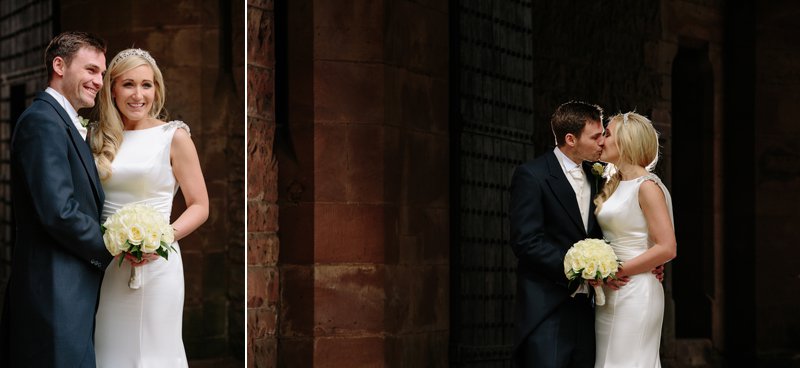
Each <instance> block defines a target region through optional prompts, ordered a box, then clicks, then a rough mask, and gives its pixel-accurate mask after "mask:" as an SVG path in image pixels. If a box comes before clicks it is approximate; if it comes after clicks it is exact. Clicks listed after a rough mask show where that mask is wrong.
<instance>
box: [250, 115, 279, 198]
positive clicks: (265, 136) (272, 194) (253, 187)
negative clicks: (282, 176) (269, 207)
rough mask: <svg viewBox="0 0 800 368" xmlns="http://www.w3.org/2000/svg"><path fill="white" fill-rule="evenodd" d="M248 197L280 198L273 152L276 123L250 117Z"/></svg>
mask: <svg viewBox="0 0 800 368" xmlns="http://www.w3.org/2000/svg"><path fill="white" fill-rule="evenodd" d="M247 130H248V134H247V165H248V168H247V169H248V170H247V198H248V199H251V200H265V201H267V202H269V203H274V202H276V201H277V200H278V193H277V190H278V188H277V184H278V183H277V176H278V162H277V158H276V157H275V154H274V152H273V144H274V135H275V124H274V123H273V122H271V121H269V120H264V119H259V118H255V117H252V116H251V117H250V118H249V119H248V124H247Z"/></svg>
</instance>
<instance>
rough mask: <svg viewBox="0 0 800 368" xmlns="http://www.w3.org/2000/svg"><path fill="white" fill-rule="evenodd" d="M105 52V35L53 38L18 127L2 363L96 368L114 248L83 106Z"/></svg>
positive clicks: (95, 87) (89, 102) (89, 100)
mask: <svg viewBox="0 0 800 368" xmlns="http://www.w3.org/2000/svg"><path fill="white" fill-rule="evenodd" d="M105 51H106V45H105V41H103V40H101V39H99V38H97V37H95V36H93V35H90V34H87V33H82V32H66V33H62V34H60V35H58V36H57V37H56V38H54V39H53V40H52V41H51V42H50V45H49V46H48V47H47V50H46V52H45V63H46V67H47V71H48V75H49V82H48V84H49V88H47V90H45V91H44V92H40V93H39V94H37V96H36V98H35V99H34V100H33V103H32V104H31V106H30V107H28V109H27V110H25V112H23V113H22V115H21V116H20V118H19V120H18V121H17V124H16V127H15V130H14V133H13V137H12V141H11V162H12V163H11V165H12V190H13V203H14V214H15V216H16V229H15V231H16V242H15V244H14V250H13V253H12V263H11V266H12V271H11V279H10V280H9V284H8V289H7V290H6V298H5V306H4V308H3V319H2V326H1V327H0V340H1V341H0V354H2V356H1V357H0V366H2V367H70V368H72V367H87V368H89V367H91V368H94V367H95V357H94V347H93V341H92V339H93V338H92V334H93V332H94V314H95V308H96V305H97V300H98V292H99V289H100V282H101V280H102V277H103V271H104V270H105V267H106V266H107V265H108V264H109V263H110V262H111V254H110V253H109V252H108V251H107V250H106V249H105V246H104V244H103V238H102V233H101V230H100V223H99V221H100V213H101V210H102V206H103V190H102V187H101V186H100V180H99V178H98V176H97V170H96V168H95V165H94V159H93V158H92V153H91V151H90V149H89V146H88V145H87V144H86V141H85V135H86V129H85V128H84V127H83V126H82V125H81V123H80V120H79V119H78V114H77V110H79V109H81V108H85V107H92V106H94V101H95V96H96V94H97V93H98V92H99V90H100V87H101V86H102V85H103V73H104V72H105V70H106V59H105ZM120 333H125V331H120Z"/></svg>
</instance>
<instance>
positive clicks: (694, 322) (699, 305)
mask: <svg viewBox="0 0 800 368" xmlns="http://www.w3.org/2000/svg"><path fill="white" fill-rule="evenodd" d="M684 43H685V44H684ZM672 78H673V79H672V122H673V125H672V133H673V136H672V138H673V154H672V158H673V160H672V173H673V175H672V196H673V202H674V203H679V204H680V205H678V206H675V208H674V215H675V235H676V237H677V241H678V257H677V258H676V259H675V261H673V264H672V272H673V275H672V277H673V294H674V299H675V334H676V337H677V338H678V339H687V338H688V339H710V338H711V326H712V298H713V296H714V277H715V276H714V116H713V111H714V110H713V109H714V95H713V87H714V85H713V74H712V69H711V63H710V62H709V59H708V46H707V45H706V44H698V43H694V42H682V45H681V46H680V48H679V49H678V53H677V55H676V56H675V60H674V62H673V69H672Z"/></svg>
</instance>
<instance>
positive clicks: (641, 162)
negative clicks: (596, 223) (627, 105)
mask: <svg viewBox="0 0 800 368" xmlns="http://www.w3.org/2000/svg"><path fill="white" fill-rule="evenodd" d="M612 122H613V123H614V130H613V131H612V132H611V134H612V136H614V137H615V139H616V143H617V150H618V151H619V162H620V163H625V164H631V165H636V166H641V167H644V168H645V169H646V170H647V171H648V172H649V171H653V169H654V168H655V167H656V164H657V163H658V132H657V131H656V129H655V128H654V127H653V123H652V122H651V121H650V119H648V118H646V117H644V116H643V115H640V114H637V113H635V112H626V113H624V114H617V115H614V116H612V117H611V118H609V119H608V125H611V123H612ZM605 175H606V177H607V181H606V184H605V186H603V190H602V191H601V192H600V193H599V194H598V195H597V196H596V197H595V199H594V204H595V206H596V208H595V214H597V213H598V212H599V211H600V208H601V207H602V206H603V203H604V202H605V201H606V200H607V199H608V197H610V196H611V194H613V193H614V191H615V190H617V187H618V186H619V182H620V180H622V174H620V172H619V171H618V170H617V167H616V166H615V165H614V164H611V163H609V164H608V167H607V168H606V173H605Z"/></svg>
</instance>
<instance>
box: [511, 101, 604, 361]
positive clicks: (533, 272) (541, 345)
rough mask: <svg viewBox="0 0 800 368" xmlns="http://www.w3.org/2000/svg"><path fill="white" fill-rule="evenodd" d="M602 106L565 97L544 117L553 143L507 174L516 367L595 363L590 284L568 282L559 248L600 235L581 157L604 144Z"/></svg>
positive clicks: (591, 180) (590, 180) (593, 181)
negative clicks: (514, 275)
mask: <svg viewBox="0 0 800 368" xmlns="http://www.w3.org/2000/svg"><path fill="white" fill-rule="evenodd" d="M602 120H603V110H602V109H601V108H600V107H599V106H597V105H591V104H587V103H583V102H574V101H573V102H567V103H565V104H563V105H561V106H559V107H558V109H556V111H555V113H554V114H553V116H552V119H551V121H550V124H551V128H552V130H553V134H554V135H555V139H556V144H557V147H556V148H555V149H554V150H552V151H549V152H547V153H545V154H544V155H542V156H540V157H538V158H537V159H535V160H533V161H530V162H527V163H525V164H523V165H521V166H519V167H518V168H517V169H516V171H515V172H514V176H513V179H512V182H511V202H510V214H509V216H510V220H511V247H512V248H513V250H514V254H515V255H516V256H517V259H518V264H517V299H516V300H517V312H516V346H515V349H514V361H515V362H516V364H517V366H518V367H525V368H528V367H535V368H561V367H593V366H594V358H595V336H594V310H593V307H592V302H591V298H590V295H589V294H588V290H586V289H584V288H583V287H581V288H580V289H577V283H575V285H573V287H572V288H569V287H568V284H567V278H566V276H565V275H564V255H565V254H566V253H567V250H568V249H569V248H570V247H571V246H572V245H573V244H574V243H575V242H577V241H580V240H583V239H586V238H598V239H601V238H602V237H603V234H602V232H601V231H600V227H599V226H598V224H597V220H596V219H595V217H594V209H595V206H594V203H592V198H594V196H595V194H596V193H597V190H598V188H599V184H600V178H598V177H597V176H596V175H594V174H593V173H592V170H591V166H590V165H589V164H588V163H586V162H585V161H595V160H597V159H598V158H599V157H600V152H601V151H602V149H603V141H604V135H603V132H604V130H603V124H602Z"/></svg>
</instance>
